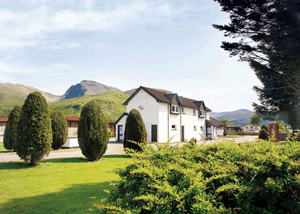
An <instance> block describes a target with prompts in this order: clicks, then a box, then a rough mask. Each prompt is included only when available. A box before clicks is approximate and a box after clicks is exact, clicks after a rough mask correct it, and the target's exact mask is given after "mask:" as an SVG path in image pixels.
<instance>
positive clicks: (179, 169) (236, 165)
mask: <svg viewBox="0 0 300 214" xmlns="http://www.w3.org/2000/svg"><path fill="white" fill-rule="evenodd" d="M156 146H157V148H158V149H155V148H154V147H153V146H151V145H144V146H143V151H144V152H143V153H138V152H137V153H135V154H132V156H133V161H132V163H130V164H129V165H128V166H126V167H122V168H120V169H118V170H116V173H117V174H118V175H120V177H121V180H120V181H119V182H118V183H117V184H115V185H114V188H113V189H112V190H111V191H109V193H110V195H109V197H108V198H107V200H106V201H104V202H102V203H101V204H98V205H96V206H97V207H98V209H99V211H100V213H275V214H276V213H299V212H300V205H299V200H300V197H299V194H298V192H299V188H300V181H299V176H298V175H299V173H300V164H299V152H300V143H299V142H297V141H294V142H287V143H286V144H283V145H274V143H273V142H268V141H264V142H262V143H257V144H254V143H245V144H236V143H234V142H230V141H229V142H219V143H216V144H213V145H201V146H197V145H195V144H193V145H191V144H189V143H187V144H185V145H183V146H182V147H179V145H177V146H170V145H169V144H164V145H159V144H156Z"/></svg>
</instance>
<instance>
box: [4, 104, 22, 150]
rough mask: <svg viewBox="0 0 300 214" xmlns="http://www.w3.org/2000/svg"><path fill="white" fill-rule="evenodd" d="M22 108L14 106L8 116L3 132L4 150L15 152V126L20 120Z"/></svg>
mask: <svg viewBox="0 0 300 214" xmlns="http://www.w3.org/2000/svg"><path fill="white" fill-rule="evenodd" d="M21 109H22V107H21V106H19V105H16V106H15V107H14V108H13V109H12V110H11V112H10V114H9V116H8V122H7V125H6V128H5V131H4V139H3V144H4V148H5V149H8V150H14V151H16V146H17V139H16V137H17V124H18V121H19V118H20V114H21Z"/></svg>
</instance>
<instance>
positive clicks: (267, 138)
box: [258, 129, 269, 140]
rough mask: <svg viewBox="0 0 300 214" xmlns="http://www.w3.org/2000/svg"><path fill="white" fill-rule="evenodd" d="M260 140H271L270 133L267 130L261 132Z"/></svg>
mask: <svg viewBox="0 0 300 214" xmlns="http://www.w3.org/2000/svg"><path fill="white" fill-rule="evenodd" d="M258 138H259V139H263V140H269V133H268V131H267V130H265V129H262V130H260V133H259V137H258Z"/></svg>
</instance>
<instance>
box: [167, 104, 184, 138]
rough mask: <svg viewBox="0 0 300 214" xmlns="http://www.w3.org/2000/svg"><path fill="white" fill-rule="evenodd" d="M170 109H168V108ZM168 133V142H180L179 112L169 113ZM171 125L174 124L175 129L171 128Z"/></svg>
mask: <svg viewBox="0 0 300 214" xmlns="http://www.w3.org/2000/svg"><path fill="white" fill-rule="evenodd" d="M168 110H169V111H170V109H168ZM169 125H170V126H169V130H170V135H169V138H172V140H171V141H170V142H180V141H181V139H180V115H179V114H170V123H169ZM172 125H176V130H174V129H172Z"/></svg>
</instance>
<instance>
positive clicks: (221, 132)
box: [217, 128, 224, 136]
mask: <svg viewBox="0 0 300 214" xmlns="http://www.w3.org/2000/svg"><path fill="white" fill-rule="evenodd" d="M217 135H222V136H223V135H224V129H223V128H217Z"/></svg>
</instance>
